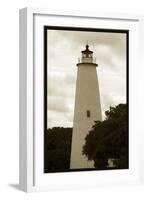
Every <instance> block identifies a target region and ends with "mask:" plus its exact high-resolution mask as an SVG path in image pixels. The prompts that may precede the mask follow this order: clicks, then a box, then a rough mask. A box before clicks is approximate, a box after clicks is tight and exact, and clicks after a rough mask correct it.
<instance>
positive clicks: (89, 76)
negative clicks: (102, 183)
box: [70, 45, 102, 169]
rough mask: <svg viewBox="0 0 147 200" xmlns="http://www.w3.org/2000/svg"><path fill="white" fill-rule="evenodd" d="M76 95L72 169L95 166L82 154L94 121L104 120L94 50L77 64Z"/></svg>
mask: <svg viewBox="0 0 147 200" xmlns="http://www.w3.org/2000/svg"><path fill="white" fill-rule="evenodd" d="M77 67H78V69H77V80H76V97H75V110H74V123H73V133H72V146H71V160H70V169H82V168H93V167H94V165H93V162H92V161H88V160H87V158H86V157H85V156H84V155H82V149H83V145H84V144H85V137H86V135H87V134H88V131H89V130H90V129H91V128H92V126H93V125H94V121H96V120H100V121H101V120H102V114H101V104H100V94H99V84H98V78H97V72H96V67H97V64H96V63H95V61H94V59H93V52H92V51H90V50H89V46H88V45H86V49H85V50H84V51H82V57H81V59H80V61H79V63H78V64H77Z"/></svg>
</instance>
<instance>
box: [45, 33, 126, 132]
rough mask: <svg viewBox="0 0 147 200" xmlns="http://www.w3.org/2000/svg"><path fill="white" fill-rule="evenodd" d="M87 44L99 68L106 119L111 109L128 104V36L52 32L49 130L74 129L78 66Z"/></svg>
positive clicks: (48, 57) (48, 65)
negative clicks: (120, 104) (59, 128)
mask: <svg viewBox="0 0 147 200" xmlns="http://www.w3.org/2000/svg"><path fill="white" fill-rule="evenodd" d="M87 41H88V44H89V48H90V50H92V51H93V52H94V57H96V63H97V64H98V65H99V66H98V67H97V75H98V79H99V88H100V98H101V107H102V115H103V119H104V118H105V114H104V113H105V111H106V110H107V109H109V107H110V106H115V105H117V104H119V103H126V34H125V33H108V32H107V33H106V32H105V33H102V32H83V31H62V30H48V33H47V43H48V44H47V46H48V53H47V54H48V55H47V61H48V64H47V70H48V99H47V102H48V104H47V109H48V110H47V120H48V121H47V124H48V128H51V127H54V126H62V127H72V126H73V115H74V103H75V89H76V76H77V67H76V64H77V63H78V58H80V57H81V50H84V49H85V45H86V43H87Z"/></svg>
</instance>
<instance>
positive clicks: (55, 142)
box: [45, 127, 72, 172]
mask: <svg viewBox="0 0 147 200" xmlns="http://www.w3.org/2000/svg"><path fill="white" fill-rule="evenodd" d="M71 137H72V128H63V127H53V128H51V129H48V130H47V133H46V137H45V146H46V149H45V172H50V171H58V170H59V171H60V170H63V171H64V170H68V169H69V165H70V153H71Z"/></svg>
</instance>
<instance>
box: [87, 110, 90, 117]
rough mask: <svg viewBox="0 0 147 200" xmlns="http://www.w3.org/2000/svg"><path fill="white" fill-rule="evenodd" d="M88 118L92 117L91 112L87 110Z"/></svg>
mask: <svg viewBox="0 0 147 200" xmlns="http://www.w3.org/2000/svg"><path fill="white" fill-rule="evenodd" d="M87 117H88V118H89V117H90V110H87Z"/></svg>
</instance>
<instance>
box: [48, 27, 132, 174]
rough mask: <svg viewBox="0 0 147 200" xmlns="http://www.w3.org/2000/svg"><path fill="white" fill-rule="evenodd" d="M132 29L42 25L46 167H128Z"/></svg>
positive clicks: (53, 169)
mask: <svg viewBox="0 0 147 200" xmlns="http://www.w3.org/2000/svg"><path fill="white" fill-rule="evenodd" d="M128 44H129V32H128V31H127V30H113V29H96V28H70V27H55V26H45V27H44V173H51V172H70V171H90V170H118V169H128V168H129V121H128V114H129V113H128V110H129V108H128V107H129V97H128V94H129V92H128V88H129V86H128V73H129V66H128V65H129V53H128V52H129V45H128Z"/></svg>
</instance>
